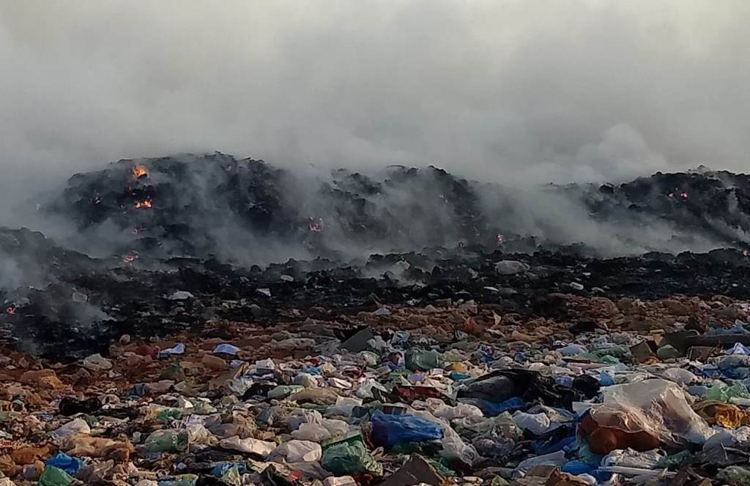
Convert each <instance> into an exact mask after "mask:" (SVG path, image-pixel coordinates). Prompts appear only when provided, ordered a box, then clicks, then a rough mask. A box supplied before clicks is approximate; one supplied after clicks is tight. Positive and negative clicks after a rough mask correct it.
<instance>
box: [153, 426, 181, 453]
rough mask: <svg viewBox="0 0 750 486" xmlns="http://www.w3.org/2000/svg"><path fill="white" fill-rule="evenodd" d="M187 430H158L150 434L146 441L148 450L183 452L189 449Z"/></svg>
mask: <svg viewBox="0 0 750 486" xmlns="http://www.w3.org/2000/svg"><path fill="white" fill-rule="evenodd" d="M188 443H189V435H188V432H187V430H170V429H165V430H157V431H155V432H153V433H152V434H151V435H149V436H148V438H147V439H146V442H145V443H144V445H145V447H146V450H147V451H148V452H182V451H184V450H186V449H187V447H188Z"/></svg>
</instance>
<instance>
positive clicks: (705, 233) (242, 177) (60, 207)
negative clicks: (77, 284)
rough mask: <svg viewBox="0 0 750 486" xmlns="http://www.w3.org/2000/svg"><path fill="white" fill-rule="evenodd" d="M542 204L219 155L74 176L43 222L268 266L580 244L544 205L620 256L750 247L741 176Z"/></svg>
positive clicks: (160, 250)
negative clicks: (602, 229) (659, 230)
mask: <svg viewBox="0 0 750 486" xmlns="http://www.w3.org/2000/svg"><path fill="white" fill-rule="evenodd" d="M530 190H531V188H525V189H524V192H529V191H530ZM534 197H537V196H534ZM538 198H539V199H541V200H542V201H544V202H539V201H535V200H534V198H531V199H529V198H528V196H527V197H519V195H518V194H516V191H514V189H513V188H512V187H504V186H502V185H498V184H487V183H479V182H475V181H469V180H466V179H462V178H459V177H456V176H454V175H452V174H449V173H448V172H446V171H444V170H442V169H437V168H435V167H429V168H426V169H416V168H405V167H390V168H388V169H387V170H385V171H383V172H381V173H376V174H371V175H364V174H360V173H353V172H350V171H347V170H336V171H332V172H323V171H288V170H283V169H279V168H275V167H273V166H272V165H270V164H268V163H266V162H263V161H258V160H253V159H244V160H238V159H236V158H234V157H232V156H230V155H225V154H221V153H216V154H212V155H204V156H195V155H182V156H171V157H161V158H151V159H137V160H121V161H119V162H117V163H114V164H111V165H110V166H108V167H107V168H106V169H104V170H101V171H96V172H89V173H85V174H76V175H75V176H73V177H71V178H70V180H69V182H68V187H67V189H66V190H65V191H64V193H63V194H62V195H61V196H59V197H56V198H53V200H52V201H51V202H49V203H47V204H44V205H43V207H42V212H43V213H45V214H51V215H54V217H56V218H61V219H62V220H70V221H72V222H73V223H74V224H75V225H76V227H77V229H78V231H79V232H80V236H82V237H83V238H82V239H83V241H84V242H86V243H88V245H89V248H99V249H101V247H112V249H113V250H114V251H115V252H116V253H133V252H139V253H141V254H142V253H148V254H150V255H151V256H154V257H168V256H181V257H184V256H187V257H195V258H208V257H210V256H218V257H220V258H221V259H222V260H223V261H229V260H231V261H236V262H239V263H248V262H252V263H259V264H265V263H269V262H271V261H284V260H285V259H286V258H289V257H300V256H305V257H307V258H315V257H317V256H323V257H326V258H333V259H338V260H341V259H346V258H349V257H351V256H352V255H356V256H360V257H363V256H366V255H369V254H371V253H374V252H405V251H418V250H421V249H422V248H423V247H428V246H440V247H453V246H455V245H456V244H459V243H460V244H464V245H471V244H479V245H483V246H485V247H497V246H498V244H503V243H506V244H507V243H508V241H509V240H516V241H515V245H516V246H515V248H516V249H517V250H519V251H534V250H536V249H540V248H544V249H546V250H553V249H555V248H556V247H557V246H559V245H567V244H571V243H578V242H577V241H569V240H570V238H571V236H570V235H569V231H567V230H564V231H562V233H563V235H564V236H563V235H561V234H558V233H560V229H559V228H557V229H555V228H556V227H557V225H559V221H556V220H557V217H556V216H555V214H556V213H555V212H554V211H553V212H552V214H550V215H545V214H544V211H545V209H544V207H545V206H546V207H548V208H549V209H552V208H555V207H557V206H560V205H569V206H570V207H571V208H572V209H571V211H574V214H575V216H573V214H571V215H570V216H571V217H576V218H584V219H586V218H591V220H592V222H594V223H595V222H599V223H605V224H607V225H608V226H609V228H608V231H612V232H613V235H611V236H612V238H616V239H619V240H622V241H621V243H622V245H631V246H636V245H637V246H638V247H639V248H640V247H644V248H649V242H647V241H646V242H638V241H633V238H634V237H633V235H629V234H628V233H629V232H628V231H617V229H618V228H625V229H627V228H642V227H643V226H649V225H654V224H662V225H664V227H665V228H668V229H669V231H670V232H671V233H673V235H672V234H670V235H667V236H668V238H667V240H669V237H670V236H673V239H675V240H676V241H675V242H674V244H675V245H677V247H679V248H680V249H685V250H687V249H697V248H699V247H700V248H701V249H702V248H705V244H708V245H713V247H716V246H720V247H734V248H740V249H743V248H744V249H747V248H748V244H749V243H750V240H748V238H747V234H748V231H750V176H747V175H743V174H732V173H729V172H712V171H701V172H695V173H675V174H661V173H657V174H655V175H653V176H651V177H647V178H640V179H636V180H635V181H633V182H629V183H624V184H621V185H619V186H613V185H609V184H606V185H602V186H594V185H575V184H572V185H568V186H562V187H561V186H552V185H551V186H547V187H541V188H538ZM536 206H541V208H537V210H541V211H542V212H541V213H538V212H534V208H535V207H536ZM530 211H531V212H530ZM530 220H531V221H530ZM577 223H580V222H577ZM540 232H541V233H542V234H540ZM620 233H622V234H620ZM520 237H525V238H523V239H522V238H520ZM533 237H542V238H541V239H539V240H536V241H535V240H534V238H533ZM563 240H564V241H563ZM677 240H680V241H677ZM701 242H702V243H701ZM79 243H80V242H79ZM580 243H581V245H582V248H587V246H586V245H588V244H590V243H591V242H589V241H585V238H584V240H583V241H581V242H580ZM238 244H239V245H240V246H241V247H242V251H238V249H237V248H236V247H237V245H238ZM701 245H703V246H701ZM279 246H280V247H281V248H278V249H276V250H274V248H276V247H279ZM589 248H590V247H589ZM654 248H655V249H660V248H658V247H654ZM671 248H672V247H671V246H670V249H671ZM590 253H591V254H593V250H592V251H591V252H590Z"/></svg>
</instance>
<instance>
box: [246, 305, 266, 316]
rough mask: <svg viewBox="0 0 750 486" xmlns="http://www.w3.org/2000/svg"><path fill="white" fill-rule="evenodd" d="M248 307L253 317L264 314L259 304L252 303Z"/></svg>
mask: <svg viewBox="0 0 750 486" xmlns="http://www.w3.org/2000/svg"><path fill="white" fill-rule="evenodd" d="M248 308H249V309H250V313H251V314H252V315H253V317H260V316H261V314H263V309H261V307H260V306H259V305H258V304H250V306H249V307H248Z"/></svg>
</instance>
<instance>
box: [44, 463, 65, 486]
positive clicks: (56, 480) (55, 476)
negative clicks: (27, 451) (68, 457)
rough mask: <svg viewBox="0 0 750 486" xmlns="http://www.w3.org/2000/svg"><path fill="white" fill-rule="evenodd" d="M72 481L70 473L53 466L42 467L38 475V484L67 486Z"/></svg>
mask: <svg viewBox="0 0 750 486" xmlns="http://www.w3.org/2000/svg"><path fill="white" fill-rule="evenodd" d="M73 481H74V479H73V478H72V477H71V476H70V474H68V473H66V472H65V471H63V470H62V469H58V468H56V467H54V466H49V467H45V468H44V472H43V473H42V475H41V476H40V477H39V483H38V484H39V486H68V485H69V484H71V483H72V482H73Z"/></svg>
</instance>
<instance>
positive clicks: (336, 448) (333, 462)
mask: <svg viewBox="0 0 750 486" xmlns="http://www.w3.org/2000/svg"><path fill="white" fill-rule="evenodd" d="M320 465H321V466H323V468H324V469H325V470H326V471H329V472H331V473H333V474H335V475H336V476H348V475H351V474H357V473H369V474H372V475H373V476H382V475H383V466H381V465H380V464H378V462H377V461H376V460H375V458H374V457H372V455H370V453H369V452H368V451H367V449H366V448H365V445H364V444H363V443H362V441H361V440H358V441H354V442H341V443H339V444H334V445H332V446H330V447H329V448H328V449H326V450H325V452H323V457H322V458H321V460H320Z"/></svg>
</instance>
